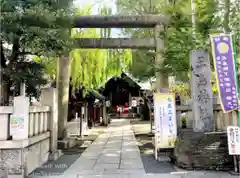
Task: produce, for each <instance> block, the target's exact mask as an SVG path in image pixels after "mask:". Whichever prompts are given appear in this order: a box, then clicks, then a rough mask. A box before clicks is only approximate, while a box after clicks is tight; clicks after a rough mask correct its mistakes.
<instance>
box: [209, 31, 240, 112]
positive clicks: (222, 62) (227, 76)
mask: <svg viewBox="0 0 240 178" xmlns="http://www.w3.org/2000/svg"><path fill="white" fill-rule="evenodd" d="M211 43H212V54H213V60H214V63H215V69H216V75H217V84H218V91H219V96H220V100H221V105H222V108H223V111H224V112H230V111H232V110H235V109H237V107H238V102H237V87H236V75H235V64H234V55H233V47H232V36H231V35H230V34H224V35H214V36H211Z"/></svg>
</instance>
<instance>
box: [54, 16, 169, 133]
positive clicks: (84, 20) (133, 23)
mask: <svg viewBox="0 0 240 178" xmlns="http://www.w3.org/2000/svg"><path fill="white" fill-rule="evenodd" d="M168 21H169V19H168V18H167V17H165V16H163V15H144V16H81V17H77V18H75V19H74V20H73V25H72V27H74V28H154V30H155V35H154V37H152V38H145V39H144V38H142V39H131V38H78V39H74V40H75V46H74V47H77V48H102V49H110V48H112V49H116V48H119V49H120V48H121V49H126V48H129V49H153V50H155V55H156V59H155V66H157V67H158V68H161V67H163V62H164V59H163V56H162V53H163V50H164V42H163V40H162V39H161V38H160V33H161V31H163V29H164V26H165V25H167V23H168ZM68 58H69V57H68V56H63V57H62V58H61V60H59V66H60V68H61V66H67V65H69V60H68ZM68 73H69V75H70V68H69V71H68ZM69 75H66V72H65V74H62V75H61V74H60V75H59V81H60V84H59V86H64V85H65V86H66V84H67V83H69V77H68V76H69ZM156 87H157V89H161V88H168V78H167V77H166V75H164V74H162V73H161V72H159V71H156ZM65 89H66V88H65ZM58 91H59V101H60V102H61V101H63V100H64V98H63V93H64V89H63V88H59V90H58ZM65 91H66V90H65ZM66 108H67V107H64V106H63V105H61V106H59V112H60V113H59V120H58V123H59V125H58V127H59V129H58V131H59V135H63V132H64V128H65V124H66V122H67V121H66V119H67V118H65V117H64V116H66V115H67V110H66ZM60 137H61V136H60Z"/></svg>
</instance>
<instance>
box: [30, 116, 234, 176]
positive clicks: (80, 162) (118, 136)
mask: <svg viewBox="0 0 240 178" xmlns="http://www.w3.org/2000/svg"><path fill="white" fill-rule="evenodd" d="M32 177H34V178H37V177H38V176H34V175H33V176H32ZM44 177H46V178H100V177H101V178H230V177H234V176H231V175H229V174H228V173H216V172H204V171H197V172H184V171H181V170H177V171H176V172H169V173H162V174H146V172H145V170H144V166H143V163H142V160H141V156H140V151H139V149H138V146H137V141H136V139H135V136H134V133H133V130H132V127H131V125H130V121H129V120H124V119H116V120H112V123H111V124H110V126H109V127H108V128H107V129H106V131H105V133H103V134H101V135H100V136H99V137H98V138H97V139H96V140H95V142H93V144H91V145H90V146H89V147H88V148H87V149H86V150H85V151H84V152H83V153H82V155H81V156H80V157H79V158H78V159H77V160H76V161H75V162H74V163H73V164H72V165H71V166H70V167H69V168H68V169H67V170H66V171H65V172H64V173H63V174H61V175H55V176H54V175H52V176H49V175H48V176H44ZM41 178H43V177H42V176H41Z"/></svg>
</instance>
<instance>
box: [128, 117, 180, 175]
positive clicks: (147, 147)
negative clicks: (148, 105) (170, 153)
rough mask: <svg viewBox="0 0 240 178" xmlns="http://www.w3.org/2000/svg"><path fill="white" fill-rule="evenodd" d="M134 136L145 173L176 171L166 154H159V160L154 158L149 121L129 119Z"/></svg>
mask: <svg viewBox="0 0 240 178" xmlns="http://www.w3.org/2000/svg"><path fill="white" fill-rule="evenodd" d="M131 124H132V126H133V130H134V133H135V137H136V139H137V141H138V147H139V149H140V153H141V158H142V162H143V165H144V168H145V171H146V172H147V173H155V174H156V173H171V172H176V171H177V170H176V169H175V167H174V165H173V164H171V163H170V160H169V159H168V157H167V156H164V155H162V156H160V160H159V161H156V160H155V158H154V151H153V148H154V147H153V144H152V137H151V136H150V135H149V132H150V123H149V121H141V120H139V119H135V120H132V121H131Z"/></svg>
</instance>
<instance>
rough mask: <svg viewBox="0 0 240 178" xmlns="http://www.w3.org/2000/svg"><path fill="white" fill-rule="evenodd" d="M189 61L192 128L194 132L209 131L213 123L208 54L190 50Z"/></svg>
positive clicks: (212, 127) (211, 129)
mask: <svg viewBox="0 0 240 178" xmlns="http://www.w3.org/2000/svg"><path fill="white" fill-rule="evenodd" d="M190 61H191V70H192V98H193V105H192V108H193V114H194V122H193V130H194V131H195V132H211V131H213V129H214V123H213V100H212V84H211V67H210V61H209V54H208V52H206V51H202V50H194V51H191V53H190Z"/></svg>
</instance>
